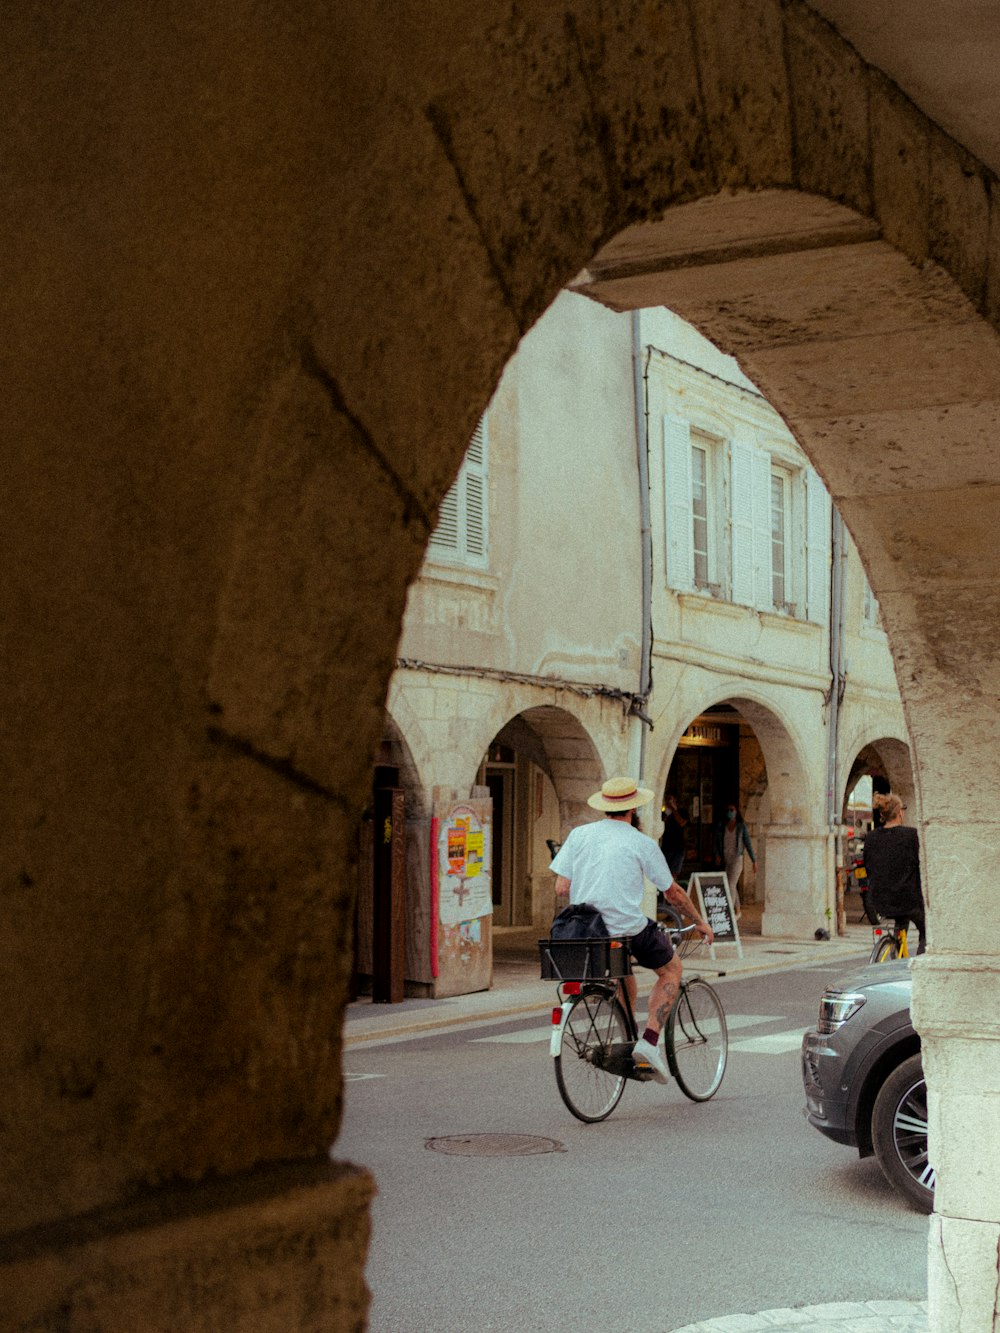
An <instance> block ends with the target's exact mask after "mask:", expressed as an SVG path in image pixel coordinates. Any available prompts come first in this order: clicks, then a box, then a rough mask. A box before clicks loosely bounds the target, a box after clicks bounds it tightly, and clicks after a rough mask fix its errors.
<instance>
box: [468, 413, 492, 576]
mask: <svg viewBox="0 0 1000 1333" xmlns="http://www.w3.org/2000/svg"><path fill="white" fill-rule="evenodd" d="M463 472H464V480H465V496H464V499H465V554H466V555H467V556H468V558H469V560H470V562H472V563H475V564H483V563H485V560H486V551H487V535H488V534H487V517H488V515H487V504H486V418H485V417H481V418H480V420H479V424H478V425H477V426H476V429H475V431H474V432H473V435H472V439H471V441H470V443H469V451H468V453H467V454H466V455H465V466H464V468H463Z"/></svg>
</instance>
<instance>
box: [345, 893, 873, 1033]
mask: <svg viewBox="0 0 1000 1333" xmlns="http://www.w3.org/2000/svg"><path fill="white" fill-rule="evenodd" d="M744 915H745V916H747V917H748V918H750V919H749V920H748V922H747V924H748V926H749V928H750V930H748V933H746V934H744V935H742V937H741V944H742V946H743V957H742V958H739V957H737V956H736V953H735V949H734V947H733V946H732V945H728V946H725V947H722V946H720V947H719V948H718V949H717V950H716V957H715V959H714V960H713V959H712V958H711V956H710V955H709V951H708V950H707V949H700V950H698V951H697V952H696V953H695V954H694V955H692V956H691V957H689V958H687V959H686V960H685V963H684V970H685V972H686V973H688V974H689V975H690V974H692V973H701V974H702V975H703V976H705V977H706V978H707V979H708V980H709V981H712V982H714V981H715V980H716V979H717V976H716V974H718V973H724V974H725V976H726V977H736V976H747V975H748V974H752V973H760V972H779V971H781V970H782V969H784V968H789V967H810V966H812V965H814V964H815V963H818V962H833V963H841V962H842V963H843V965H844V970H845V972H846V971H848V970H849V969H850V967H851V965H852V964H854V963H856V962H858V961H860V960H861V959H863V958H864V957H865V956H866V955H867V954H868V951H869V950H870V948H871V940H872V934H871V927H870V926H868V925H866V924H860V925H853V924H852V925H848V927H847V934H846V935H845V936H842V937H839V938H837V937H835V938H833V939H831V940H806V941H803V940H786V939H771V938H764V937H762V936H760V935H759V934H753V933H750V931H752V930H753V927H754V925H755V924H756V923H754V922H753V919H752V916H751V912H750V910H749V909H748V911H747V912H745V913H744ZM741 924H742V922H741ZM538 939H539V932H538V930H537V929H536V928H534V927H528V928H522V927H517V926H515V927H500V928H499V929H495V930H494V935H493V985H492V987H491V989H490V990H488V991H477V992H475V993H474V994H472V995H457V996H454V997H452V998H450V999H445V1000H418V999H410V1000H404V1001H403V1002H402V1003H401V1004H377V1005H376V1004H372V1002H371V1000H370V999H368V998H366V997H362V998H361V999H359V1000H355V1001H354V1002H353V1003H352V1004H349V1005H348V1006H347V1011H346V1014H345V1028H344V1044H345V1046H355V1045H357V1044H358V1043H359V1042H367V1041H375V1040H381V1041H386V1040H392V1039H394V1038H397V1037H400V1036H406V1035H408V1034H411V1033H417V1032H432V1031H436V1030H438V1029H440V1028H448V1027H456V1026H459V1025H461V1024H465V1023H474V1022H477V1021H484V1020H489V1019H497V1018H511V1017H516V1016H517V1015H519V1014H530V1013H540V1014H541V1013H545V1014H547V1013H548V1012H549V1011H550V1010H551V1008H552V1004H553V1001H554V997H555V983H554V982H552V981H541V980H539V961H538ZM635 971H636V976H637V977H638V978H639V987H640V993H641V992H642V990H643V989H644V987H645V988H646V989H648V985H650V984H651V981H648V978H650V977H651V976H652V974H651V973H647V972H646V971H645V969H643V968H639V967H637V968H636V969H635ZM722 984H723V985H724V984H725V982H724V980H723V982H722ZM817 1000H818V997H817Z"/></svg>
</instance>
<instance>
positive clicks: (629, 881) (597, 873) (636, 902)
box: [549, 819, 673, 935]
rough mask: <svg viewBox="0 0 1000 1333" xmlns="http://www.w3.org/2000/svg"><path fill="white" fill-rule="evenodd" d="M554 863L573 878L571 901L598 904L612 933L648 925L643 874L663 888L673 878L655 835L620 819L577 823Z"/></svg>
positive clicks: (630, 931) (635, 932)
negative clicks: (643, 890)
mask: <svg viewBox="0 0 1000 1333" xmlns="http://www.w3.org/2000/svg"><path fill="white" fill-rule="evenodd" d="M549 869H550V870H552V871H554V872H555V874H557V875H562V876H563V877H564V878H565V879H568V880H569V884H570V888H569V900H570V903H571V904H576V903H589V904H590V905H591V906H592V907H596V908H597V910H598V911H599V912H600V914H601V916H603V917H604V923H605V925H606V926H607V928H608V930H609V931H610V933H611V934H612V935H638V934H639V932H640V931H641V930H645V928H646V923H647V921H648V920H649V918H648V917H647V916H646V915H645V913H644V912H643V910H642V885H643V876H645V877H646V878H647V879H650V880H652V882H653V883H654V884H655V885H656V887H657V888H658V889H668V888H669V887H670V885H671V884H672V883H673V877H672V876H671V874H670V871H669V870H668V869H667V863H666V860H665V859H664V856H663V853H662V852H661V851H660V849H659V847H658V846H657V845H656V843H655V842H654V841H653V839H652V838H647V837H646V835H645V833H640V832H639V830H638V829H637V828H633V827H632V825H631V824H627V823H625V821H624V820H621V819H600V820H596V821H595V822H593V823H591V824H580V825H578V826H577V827H576V828H575V829H573V831H572V832H571V833H570V835H569V837H568V838H567V839H566V841H565V842H564V843H563V845H562V846H561V847H560V848H559V851H558V852H557V853H556V855H555V856H554V857H553V859H552V864H551V866H550V867H549Z"/></svg>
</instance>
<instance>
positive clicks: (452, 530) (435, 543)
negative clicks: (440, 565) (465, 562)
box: [428, 474, 461, 555]
mask: <svg viewBox="0 0 1000 1333" xmlns="http://www.w3.org/2000/svg"><path fill="white" fill-rule="evenodd" d="M460 490H461V474H459V479H458V480H457V481H456V482H455V484H454V485H453V486H452V487H451V489H450V490H449V491H448V493H447V495H446V496H445V497H444V499H443V500H442V501H441V508H440V509H439V510H438V521H437V527H435V529H434V531H433V533H432V534H431V539H430V542H429V543H428V547H429V549H430V551H432V552H434V553H436V554H440V555H457V554H458V552H459V524H458V510H459V491H460Z"/></svg>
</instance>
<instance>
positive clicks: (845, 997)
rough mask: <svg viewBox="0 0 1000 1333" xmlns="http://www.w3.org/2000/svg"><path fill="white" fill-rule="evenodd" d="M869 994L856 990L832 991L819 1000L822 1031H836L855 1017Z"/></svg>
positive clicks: (820, 1027)
mask: <svg viewBox="0 0 1000 1333" xmlns="http://www.w3.org/2000/svg"><path fill="white" fill-rule="evenodd" d="M867 998H868V997H867V996H865V995H859V994H857V993H856V992H854V991H847V992H844V991H830V992H828V993H827V994H826V995H824V996H823V997H822V999H821V1000H820V1002H819V1030H820V1032H836V1031H837V1029H838V1028H842V1027H843V1026H844V1024H845V1023H846V1022H847V1020H848V1019H849V1018H853V1017H854V1015H855V1014H856V1013H857V1012H858V1010H859V1009H863V1008H864V1005H865V1001H866V1000H867Z"/></svg>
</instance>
